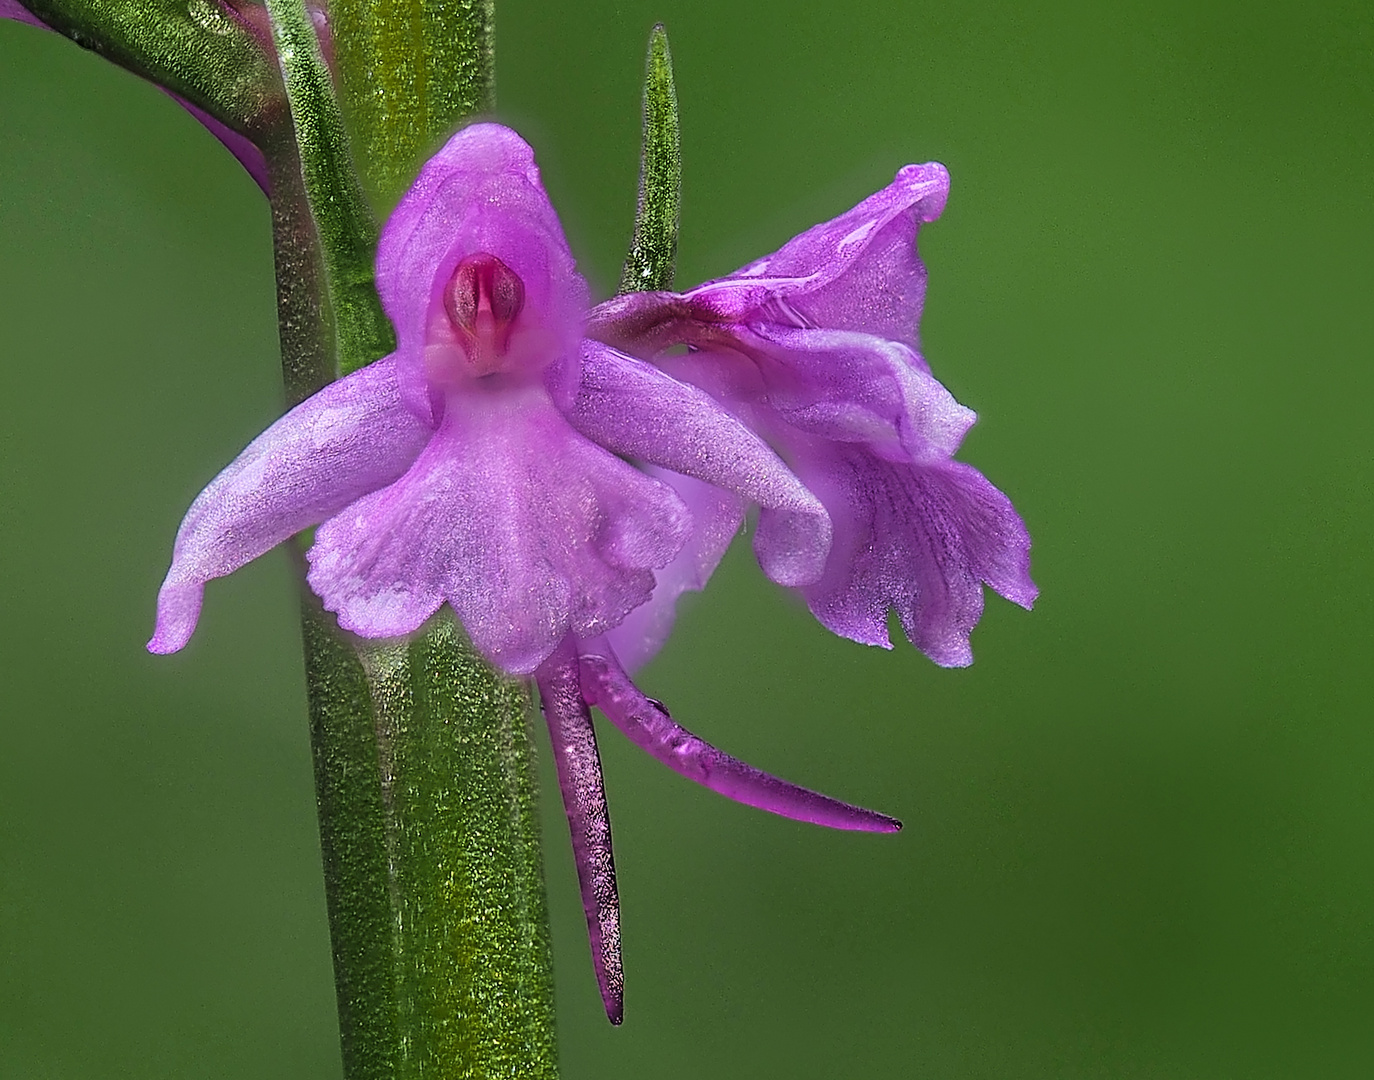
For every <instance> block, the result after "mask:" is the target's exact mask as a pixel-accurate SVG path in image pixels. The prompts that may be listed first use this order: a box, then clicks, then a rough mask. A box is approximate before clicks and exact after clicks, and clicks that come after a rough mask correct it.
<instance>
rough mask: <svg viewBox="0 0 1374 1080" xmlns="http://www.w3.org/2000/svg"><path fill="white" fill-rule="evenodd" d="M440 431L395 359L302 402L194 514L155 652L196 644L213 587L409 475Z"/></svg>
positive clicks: (175, 565) (162, 597)
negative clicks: (403, 380) (410, 392)
mask: <svg viewBox="0 0 1374 1080" xmlns="http://www.w3.org/2000/svg"><path fill="white" fill-rule="evenodd" d="M432 434H433V433H432V432H431V431H430V429H429V428H428V427H426V426H425V425H424V424H422V423H421V422H420V421H418V420H416V419H415V417H414V416H412V415H411V413H410V412H409V411H408V410H407V409H406V408H405V407H404V406H403V405H402V404H401V400H400V395H399V393H398V391H397V385H396V373H395V364H394V361H393V359H392V358H391V357H386V358H385V359H382V360H378V361H377V362H376V363H375V364H371V365H369V366H368V367H365V368H363V369H362V370H361V371H357V372H355V373H354V374H352V375H350V376H348V378H346V379H340V380H339V381H338V382H335V383H331V384H330V385H329V386H327V387H325V388H324V389H323V390H321V391H320V392H319V393H318V394H316V395H315V396H314V397H312V398H310V399H308V400H307V401H304V402H302V403H301V404H300V405H297V406H296V407H295V408H294V409H292V410H291V411H290V412H289V413H287V414H286V415H285V416H283V417H282V418H281V419H280V420H278V421H277V422H276V423H275V424H273V425H272V426H271V427H270V428H268V429H267V430H266V431H264V432H263V433H262V434H261V435H259V436H258V437H257V438H256V439H254V440H253V441H252V442H251V443H250V444H249V445H248V448H247V449H246V450H244V451H243V453H241V454H240V455H239V456H238V457H237V458H235V459H234V461H233V462H232V463H231V464H230V465H229V466H228V467H227V468H226V469H225V470H224V471H223V472H221V473H220V474H219V475H218V476H217V477H215V479H214V480H212V481H210V484H209V486H208V487H207V488H206V489H205V490H204V491H202V492H201V493H200V495H199V496H197V497H196V500H195V502H193V503H192V504H191V509H190V510H188V511H187V512H186V517H185V518H184V519H183V521H182V523H181V528H180V529H178V530H177V538H176V544H175V546H174V548H173V551H172V567H171V569H170V570H168V571H167V578H166V580H165V581H164V582H163V583H162V589H161V591H160V592H159V593H158V601H157V629H156V631H155V632H154V634H153V638H152V640H151V641H149V642H148V649H149V651H150V652H155V653H170V652H176V651H177V650H178V649H180V648H181V647H182V646H184V645H185V644H186V642H187V641H188V640H189V639H190V637H191V633H192V631H193V630H195V627H196V620H197V619H198V617H199V615H200V604H201V597H202V594H203V591H204V587H205V583H206V582H207V581H209V580H210V579H211V578H217V577H223V576H224V575H226V574H230V573H233V572H234V571H235V570H237V569H238V568H239V567H241V566H243V565H245V564H246V563H248V562H251V561H252V560H253V559H256V558H257V557H258V556H259V555H261V554H263V553H264V552H266V551H269V550H270V549H272V548H274V547H276V545H277V544H279V543H281V542H282V541H283V540H285V539H287V538H288V537H290V536H293V535H295V534H296V533H298V532H300V531H301V530H302V529H305V528H309V527H310V526H312V525H318V524H319V523H320V522H321V521H324V520H325V519H326V518H328V517H330V516H331V515H333V514H335V513H337V512H338V511H339V510H341V509H343V508H344V507H345V506H347V505H349V503H351V502H353V501H354V500H355V499H357V498H359V497H360V496H361V495H363V494H365V493H366V492H368V491H371V490H373V489H375V488H377V487H380V486H383V485H386V484H389V483H391V482H392V481H393V480H395V479H397V478H398V477H400V476H402V475H403V474H404V473H405V471H406V469H408V468H409V467H410V465H411V462H413V461H414V460H415V458H416V455H418V454H419V453H420V451H421V450H422V449H423V448H424V446H425V444H426V443H427V442H428V441H429V439H430V436H431V435H432Z"/></svg>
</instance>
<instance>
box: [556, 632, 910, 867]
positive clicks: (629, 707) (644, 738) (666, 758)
mask: <svg viewBox="0 0 1374 1080" xmlns="http://www.w3.org/2000/svg"><path fill="white" fill-rule="evenodd" d="M599 651H600V652H602V653H604V655H598V653H590V652H589V653H584V654H583V655H582V657H581V680H580V681H581V684H582V687H581V691H582V692H581V698H580V699H579V701H585V702H586V703H587V704H590V705H595V706H597V707H598V708H600V709H601V711H602V712H604V713H605V714H606V716H607V717H608V718H609V719H610V721H611V723H613V724H615V726H616V727H618V728H619V729H620V730H621V731H623V732H624V733H625V734H626V736H628V737H629V739H630V741H631V742H633V743H634V744H635V745H636V746H638V747H639V748H640V749H641V750H645V751H647V752H648V753H649V754H650V755H651V756H653V757H655V758H657V759H658V760H659V761H661V762H663V764H664V765H667V766H668V768H670V769H672V770H673V771H674V772H676V773H680V774H682V775H683V776H685V777H687V779H688V780H695V781H696V782H697V783H698V784H701V785H702V786H703V787H706V788H710V789H711V790H712V791H714V792H717V793H718V794H721V795H724V796H725V797H726V798H727V799H734V800H735V802H738V803H743V804H744V805H745V806H754V807H757V808H758V809H760V810H767V811H769V812H770V813H773V814H779V815H781V816H782V817H785V818H792V819H793V820H795V821H806V822H810V823H811V824H813V825H826V826H828V827H829V828H832V829H849V830H854V831H860V832H882V833H893V832H897V831H898V830H900V829H901V827H902V823H901V822H900V821H898V820H897V819H896V818H892V817H888V816H887V815H886V814H879V813H877V812H876V811H873V810H865V809H864V808H863V807H861V806H853V805H851V804H850V803H846V802H841V801H840V800H839V799H832V798H830V796H828V795H822V794H820V792H817V791H810V790H808V789H807V788H804V787H798V786H797V785H796V784H789V783H788V782H787V781H786V780H780V779H779V778H778V777H776V776H770V775H769V774H768V773H766V772H763V771H761V770H759V769H756V768H754V767H753V766H752V765H749V764H747V763H746V762H743V761H740V760H739V758H734V757H731V756H730V755H729V754H726V753H724V752H722V751H720V750H717V749H716V748H715V747H714V746H712V745H711V744H710V743H708V742H706V741H705V740H704V739H699V738H697V736H695V735H693V734H692V733H691V732H690V731H688V730H687V729H686V728H684V727H682V726H681V725H680V724H677V723H675V722H674V721H673V718H672V717H671V716H669V715H668V710H667V709H665V708H664V707H663V706H662V705H661V704H660V703H659V702H657V701H654V700H653V699H652V698H649V697H646V696H645V695H644V693H643V692H642V691H641V690H640V689H639V688H638V687H637V686H635V684H634V683H633V682H631V681H630V677H629V676H628V675H626V674H625V671H624V670H623V669H622V668H621V666H620V664H619V663H618V662H617V661H616V660H615V658H614V655H613V654H612V653H611V650H610V649H609V648H604V647H603V648H602V649H601V650H599ZM541 689H542V686H541ZM582 708H583V710H584V711H585V709H586V705H583V706H582ZM593 752H595V750H594V749H593ZM565 798H566V795H565ZM608 854H609V849H608Z"/></svg>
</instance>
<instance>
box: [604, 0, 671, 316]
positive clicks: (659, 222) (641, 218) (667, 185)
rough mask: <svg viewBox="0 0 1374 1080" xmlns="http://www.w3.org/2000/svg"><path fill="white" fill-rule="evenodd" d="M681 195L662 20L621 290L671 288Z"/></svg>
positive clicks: (647, 89)
mask: <svg viewBox="0 0 1374 1080" xmlns="http://www.w3.org/2000/svg"><path fill="white" fill-rule="evenodd" d="M681 200H682V139H681V135H680V132H679V128H678V117H677V89H676V88H675V87H674V85H673V58H672V54H671V53H669V51H668V32H667V31H666V30H665V29H664V28H663V24H662V23H660V24H659V25H657V26H655V27H654V29H653V32H652V33H651V34H650V35H649V60H648V65H647V70H646V71H645V75H644V142H643V147H642V150H641V154H640V165H639V205H638V207H637V209H636V211H635V231H634V239H633V240H632V241H631V242H630V253H629V255H627V256H626V258H625V268H624V269H623V270H622V271H621V273H620V290H619V291H620V292H622V293H627V292H646V291H651V290H656V289H671V288H672V287H673V274H674V271H675V269H676V266H677V229H678V217H679V213H680V207H681Z"/></svg>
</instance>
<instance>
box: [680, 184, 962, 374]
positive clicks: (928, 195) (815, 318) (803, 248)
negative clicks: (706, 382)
mask: <svg viewBox="0 0 1374 1080" xmlns="http://www.w3.org/2000/svg"><path fill="white" fill-rule="evenodd" d="M948 195H949V173H948V172H946V171H945V167H944V166H943V165H938V164H929V165H907V166H904V167H903V168H902V169H900V170H898V172H897V176H896V178H895V179H894V180H893V181H892V183H891V184H889V185H888V186H887V187H885V188H883V189H882V190H881V191H879V192H876V193H875V194H873V195H870V196H869V197H868V198H867V199H865V200H864V201H863V202H861V203H859V204H858V205H857V206H855V207H854V208H853V209H852V210H849V211H847V212H846V213H844V214H841V215H840V216H839V217H837V218H833V219H831V220H830V221H826V222H822V223H821V224H820V225H816V226H814V227H812V228H810V229H807V230H806V232H804V233H802V234H801V235H800V236H796V237H794V238H793V239H791V240H789V241H788V242H787V243H786V244H784V245H783V246H782V247H781V248H779V249H778V250H777V251H775V252H774V253H773V254H771V255H765V256H764V257H763V258H762V259H758V260H756V261H755V262H752V263H750V264H749V265H748V266H745V267H742V268H740V269H739V270H736V271H735V272H734V273H733V274H730V275H729V276H727V277H724V278H721V279H719V280H717V281H710V282H707V283H706V284H704V285H701V286H699V287H697V288H695V289H693V290H691V291H690V292H688V293H686V294H685V299H686V300H688V301H689V302H690V303H692V304H694V305H700V306H702V307H705V308H708V309H710V310H712V311H714V312H716V313H717V315H718V316H720V317H723V318H728V319H735V320H742V321H749V322H758V321H776V322H781V323H783V324H784V325H786V324H789V323H790V324H793V325H802V326H825V327H830V328H833V329H836V330H861V331H864V332H866V333H870V334H877V335H879V336H881V337H886V338H891V339H892V340H894V341H900V342H903V343H905V344H907V345H910V346H912V347H915V346H916V344H917V340H916V326H917V323H918V322H919V320H920V316H921V307H922V305H923V304H924V301H925V289H926V270H925V266H924V265H923V264H922V263H921V260H920V258H919V257H918V256H917V254H916V232H917V230H918V229H919V227H920V226H921V224H923V223H924V222H929V221H934V220H935V219H936V218H938V217H939V216H940V213H941V211H942V210H944V207H945V199H946V197H947V196H948Z"/></svg>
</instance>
